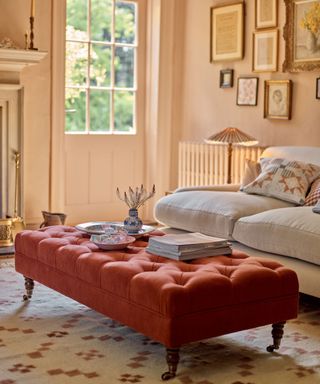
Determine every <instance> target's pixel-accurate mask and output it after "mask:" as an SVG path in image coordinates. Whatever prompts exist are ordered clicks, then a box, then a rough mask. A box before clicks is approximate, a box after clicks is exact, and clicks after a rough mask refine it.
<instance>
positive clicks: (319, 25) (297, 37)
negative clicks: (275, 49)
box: [283, 0, 320, 72]
mask: <svg viewBox="0 0 320 384" xmlns="http://www.w3.org/2000/svg"><path fill="white" fill-rule="evenodd" d="M284 1H285V5H286V24H285V27H284V33H283V36H284V39H285V42H286V47H285V61H284V63H283V70H284V71H288V72H299V71H319V70H320V42H319V34H320V0H284Z"/></svg>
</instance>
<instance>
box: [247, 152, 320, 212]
mask: <svg viewBox="0 0 320 384" xmlns="http://www.w3.org/2000/svg"><path fill="white" fill-rule="evenodd" d="M260 163H261V168H262V172H261V174H260V175H259V176H258V177H257V178H256V179H255V180H254V181H253V182H252V183H250V184H248V185H246V186H245V187H244V188H243V191H244V192H247V193H254V194H258V195H264V196H270V197H275V198H277V199H280V200H285V201H288V202H291V203H296V204H300V205H303V204H304V201H305V196H306V193H307V191H308V189H309V186H310V184H311V183H312V182H313V181H314V180H315V179H316V178H318V177H319V175H320V167H319V166H317V165H314V164H306V163H303V162H301V161H292V160H287V159H279V158H273V159H262V160H261V162H260Z"/></svg>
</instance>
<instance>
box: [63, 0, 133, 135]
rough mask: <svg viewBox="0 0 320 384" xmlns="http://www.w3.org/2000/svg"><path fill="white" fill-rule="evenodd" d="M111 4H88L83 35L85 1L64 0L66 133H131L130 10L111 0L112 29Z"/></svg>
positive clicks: (101, 1)
mask: <svg viewBox="0 0 320 384" xmlns="http://www.w3.org/2000/svg"><path fill="white" fill-rule="evenodd" d="M113 1H114V0H91V2H90V3H91V20H90V36H89V23H88V9H87V3H88V1H87V0H67V29H66V40H67V41H66V132H85V131H86V127H87V120H88V123H89V126H90V131H98V132H99V131H102V132H108V131H115V132H117V131H123V132H130V131H132V130H133V127H134V121H133V120H134V104H135V92H134V87H135V76H134V71H135V68H134V67H135V50H136V48H135V47H133V46H130V44H135V39H136V36H135V28H136V26H135V23H136V20H135V18H136V9H135V4H134V3H130V2H126V1H114V3H115V9H114V10H115V17H114V20H115V25H114V28H113V26H112V13H113V6H112V3H113ZM113 31H114V36H112V33H113ZM112 44H115V45H112ZM117 44H121V45H120V46H119V45H117ZM127 44H129V45H127ZM88 50H89V51H90V56H89V52H88ZM113 55H114V57H113ZM112 63H114V68H112ZM114 87H116V89H114ZM87 111H88V113H87ZM112 111H113V113H112ZM112 117H113V118H112Z"/></svg>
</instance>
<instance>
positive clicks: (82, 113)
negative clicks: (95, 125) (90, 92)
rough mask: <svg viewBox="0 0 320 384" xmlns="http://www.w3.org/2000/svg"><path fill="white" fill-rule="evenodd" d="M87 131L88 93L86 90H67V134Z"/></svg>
mask: <svg viewBox="0 0 320 384" xmlns="http://www.w3.org/2000/svg"><path fill="white" fill-rule="evenodd" d="M85 130H86V92H85V90H84V89H75V88H66V132H84V131H85Z"/></svg>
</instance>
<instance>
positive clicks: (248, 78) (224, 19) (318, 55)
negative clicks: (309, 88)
mask: <svg viewBox="0 0 320 384" xmlns="http://www.w3.org/2000/svg"><path fill="white" fill-rule="evenodd" d="M250 1H254V30H253V33H252V46H251V47H249V52H250V54H251V55H252V67H251V69H250V71H249V73H248V72H247V73H245V74H242V73H236V71H235V70H234V69H233V68H232V62H233V61H239V60H242V59H243V58H244V52H245V49H244V42H245V36H244V35H245V31H246V28H245V27H246V22H247V19H246V17H247V14H246V2H245V1H238V2H237V1H235V2H234V1H230V2H229V3H228V2H227V3H226V2H224V3H222V4H220V3H219V4H218V5H214V6H212V7H211V9H210V61H211V63H213V64H223V66H224V68H223V69H220V77H219V87H220V88H221V89H224V90H225V89H227V88H233V87H235V88H236V100H235V102H236V105H237V106H246V107H248V106H249V107H255V106H257V105H258V89H259V87H261V86H263V87H264V97H263V100H262V102H263V118H265V119H277V120H290V119H291V117H292V115H293V114H294V111H293V110H292V97H293V95H294V92H295V86H294V83H295V80H294V79H295V78H296V76H297V75H298V74H299V73H301V72H312V73H313V74H314V93H313V95H314V96H313V97H314V98H315V99H317V100H320V77H319V76H320V0H307V1H306V0H250ZM280 1H281V2H283V3H284V4H285V25H284V26H280V25H279V2H280ZM280 39H284V50H285V53H284V61H283V62H282V63H280V62H279V44H280ZM247 52H248V50H247ZM228 63H230V68H228ZM261 73H264V74H270V75H269V76H270V78H269V79H268V78H266V77H265V76H264V80H263V81H259V74H261ZM278 73H282V76H281V77H280V76H279V77H278V76H277V74H278ZM283 74H285V75H286V76H285V78H284V76H283ZM319 107H320V105H319Z"/></svg>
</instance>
